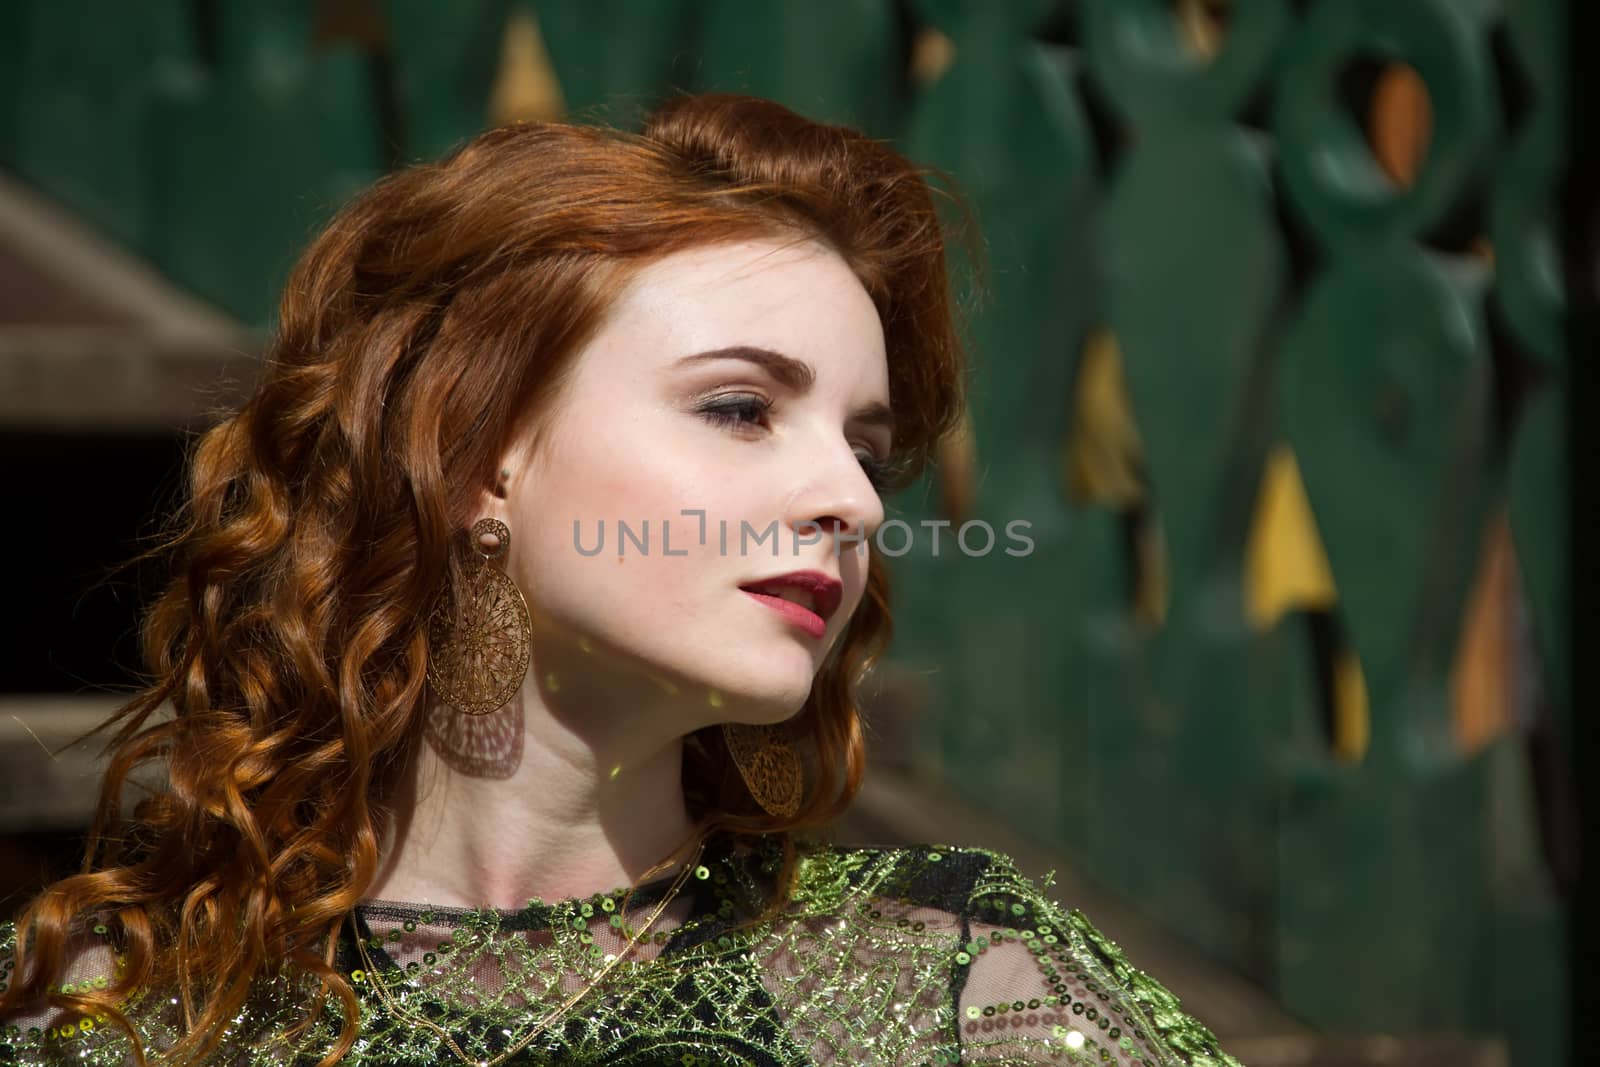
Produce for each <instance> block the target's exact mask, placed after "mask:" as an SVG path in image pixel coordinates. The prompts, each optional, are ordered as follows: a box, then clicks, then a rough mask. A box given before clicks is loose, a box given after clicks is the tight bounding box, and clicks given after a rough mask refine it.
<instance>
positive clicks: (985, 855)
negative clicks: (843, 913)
mask: <svg viewBox="0 0 1600 1067" xmlns="http://www.w3.org/2000/svg"><path fill="white" fill-rule="evenodd" d="M796 881H797V883H798V885H799V887H800V889H801V891H802V892H804V893H808V894H809V895H810V896H812V897H814V898H818V899H825V898H829V897H838V898H840V899H843V897H845V896H859V895H862V894H865V895H870V896H876V897H881V898H888V899H893V900H895V901H897V902H899V903H901V904H904V905H914V906H918V907H923V908H937V909H940V910H943V911H947V912H950V913H951V914H953V915H964V916H968V917H973V916H975V914H977V913H979V912H981V910H982V909H983V908H985V907H986V906H989V907H992V906H993V905H992V904H991V903H990V902H991V901H993V900H996V899H998V898H999V897H1002V896H1006V895H1008V894H1009V895H1012V896H1017V897H1030V896H1037V895H1040V894H1041V892H1042V890H1041V889H1040V887H1039V886H1038V885H1037V884H1036V883H1034V882H1033V881H1032V880H1030V879H1029V878H1027V877H1026V876H1024V875H1023V874H1022V873H1021V872H1020V871H1019V870H1018V868H1017V865H1016V863H1015V862H1013V861H1012V859H1011V857H1010V856H1008V855H1006V854H1005V853H1004V852H999V851H995V850H993V849H987V848H978V847H974V846H970V845H967V846H957V845H944V844H931V843H929V844H913V845H844V844H835V843H831V842H821V841H808V842H800V843H799V844H798V871H797V877H796ZM1046 886H1048V881H1047V882H1046Z"/></svg>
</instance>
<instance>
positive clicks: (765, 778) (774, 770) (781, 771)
mask: <svg viewBox="0 0 1600 1067" xmlns="http://www.w3.org/2000/svg"><path fill="white" fill-rule="evenodd" d="M722 738H723V740H724V741H726V742H727V744H728V751H729V753H731V754H732V755H733V762H734V764H735V765H736V766H738V768H739V777H741V778H743V779H744V784H745V787H746V788H748V789H749V790H750V795H751V796H752V797H754V798H755V801H756V803H757V804H760V805H761V807H762V809H763V810H764V811H766V813H767V814H768V815H775V816H777V817H778V818H780V819H791V818H793V817H794V814H795V812H797V811H799V810H800V794H801V792H802V791H803V789H804V780H803V776H802V774H801V771H800V757H799V756H797V755H796V754H795V751H794V748H793V747H792V746H790V744H789V742H787V741H785V740H784V739H783V735H782V734H781V733H779V731H778V729H777V728H776V727H773V726H765V725H762V726H750V725H746V724H745V723H739V722H725V723H723V724H722Z"/></svg>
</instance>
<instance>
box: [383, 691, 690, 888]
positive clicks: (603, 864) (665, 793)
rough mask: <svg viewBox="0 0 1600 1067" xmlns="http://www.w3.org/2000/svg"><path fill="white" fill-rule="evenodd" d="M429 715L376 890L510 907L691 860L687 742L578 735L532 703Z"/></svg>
mask: <svg viewBox="0 0 1600 1067" xmlns="http://www.w3.org/2000/svg"><path fill="white" fill-rule="evenodd" d="M429 723H430V726H429V729H428V731H427V735H426V738H425V740H424V741H423V743H422V744H421V745H419V746H418V756H417V758H416V759H415V760H414V761H413V766H412V770H411V773H410V776H409V778H408V780H407V782H406V785H405V787H404V788H403V789H402V793H401V795H400V796H399V797H397V798H396V801H397V803H396V805H395V808H396V811H395V816H396V818H395V821H394V823H393V829H392V831H391V833H390V835H389V840H388V841H386V842H385V846H386V847H385V848H384V858H383V861H382V863H381V865H380V868H379V872H378V877H377V879H376V881H375V882H374V883H373V885H372V887H371V888H370V889H369V890H368V892H367V894H366V895H367V897H368V898H369V899H380V900H403V901H411V902H415V903H428V904H436V905H441V906H454V907H493V908H506V909H514V908H520V907H522V906H524V905H526V904H527V902H528V901H529V900H530V899H532V898H534V897H539V898H542V899H544V900H559V899H564V898H567V897H575V896H588V895H590V894H593V893H597V892H607V891H609V890H611V889H615V888H617V887H619V886H625V885H632V884H635V883H636V882H638V881H639V880H641V878H642V877H643V876H645V875H646V874H649V873H651V869H652V868H654V867H656V866H657V865H658V864H660V863H661V862H662V861H663V860H666V859H668V858H669V856H671V857H672V858H673V860H674V861H675V863H676V861H679V860H681V859H683V858H684V857H685V856H687V855H688V852H687V848H686V847H685V848H682V849H680V846H686V844H687V842H688V839H689V837H690V835H691V834H692V832H693V823H692V821H691V820H690V818H689V814H688V809H687V806H686V804H685V802H684V795H683V775H682V761H683V739H682V738H681V737H674V738H672V739H671V740H670V741H668V742H665V743H655V744H651V743H648V742H646V741H645V740H644V739H643V737H642V731H629V730H627V729H625V728H624V725H625V724H621V723H618V724H616V726H617V728H615V729H603V730H593V731H590V732H589V733H588V734H587V735H580V734H579V733H577V732H575V731H573V730H572V729H570V728H569V727H568V726H567V725H566V724H565V723H564V722H562V721H560V720H558V719H557V718H556V717H555V716H553V715H551V714H550V713H549V712H548V711H547V710H546V709H545V708H543V707H542V706H538V705H533V704H531V703H530V702H528V701H526V700H523V699H519V700H516V701H513V703H512V704H511V705H508V706H507V707H506V708H503V709H501V710H500V711H498V712H495V713H493V714H491V715H487V716H483V717H481V718H469V717H467V716H463V715H460V714H459V713H457V712H454V711H450V710H448V709H434V710H432V711H431V712H430V719H429ZM675 849H678V850H680V851H679V854H678V855H676V856H672V854H673V852H674V850H675ZM669 869H670V868H669ZM655 873H656V874H659V873H661V872H660V871H659V870H658V871H656V872H655Z"/></svg>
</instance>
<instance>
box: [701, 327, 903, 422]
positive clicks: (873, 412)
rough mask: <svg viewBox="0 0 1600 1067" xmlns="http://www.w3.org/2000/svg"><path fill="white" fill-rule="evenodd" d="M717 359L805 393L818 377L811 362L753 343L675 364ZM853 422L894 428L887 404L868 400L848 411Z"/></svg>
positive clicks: (732, 346)
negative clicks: (759, 372)
mask: <svg viewBox="0 0 1600 1067" xmlns="http://www.w3.org/2000/svg"><path fill="white" fill-rule="evenodd" d="M718 359H736V360H740V361H742V362H745V363H752V364H754V365H756V366H758V367H760V368H762V369H763V370H765V371H766V372H767V373H768V374H770V375H772V377H773V379H774V380H775V381H777V383H778V384H779V385H782V386H783V387H785V388H786V389H789V390H791V391H793V392H796V393H800V394H804V393H807V392H809V391H810V390H811V385H812V383H813V382H815V381H816V380H817V374H816V371H814V370H812V369H811V365H810V364H809V363H806V362H804V361H802V360H798V359H795V358H794V357H793V356H786V355H784V354H783V353H782V352H774V351H773V350H772V349H770V348H759V347H757V346H755V345H729V346H728V347H727V348H713V349H711V350H710V351H707V352H696V353H695V354H694V355H692V356H684V357H683V358H682V359H680V360H678V362H677V366H680V367H683V366H690V365H694V364H699V363H709V362H711V361H713V360H718ZM850 420H851V421H852V422H860V423H865V424H867V425H868V426H883V427H886V428H888V429H891V430H892V429H894V413H893V412H892V411H890V410H889V405H887V404H882V403H877V402H874V403H871V404H868V405H867V406H866V407H863V408H860V409H859V410H856V411H853V412H851V413H850Z"/></svg>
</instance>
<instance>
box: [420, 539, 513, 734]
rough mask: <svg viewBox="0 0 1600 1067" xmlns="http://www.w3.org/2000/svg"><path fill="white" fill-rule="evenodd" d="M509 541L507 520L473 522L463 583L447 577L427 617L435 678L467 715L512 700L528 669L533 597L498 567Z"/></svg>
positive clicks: (431, 677)
mask: <svg viewBox="0 0 1600 1067" xmlns="http://www.w3.org/2000/svg"><path fill="white" fill-rule="evenodd" d="M510 547H511V529H510V527H508V526H506V524H505V523H503V522H501V521H500V520H499V519H479V520H478V521H477V522H476V523H474V524H473V527H472V536H471V546H470V549H469V551H468V553H467V558H466V561H465V566H464V567H463V572H464V573H463V580H462V582H461V587H460V588H459V589H452V588H451V587H450V585H449V583H446V586H445V588H444V590H443V591H442V592H441V593H440V594H439V598H438V600H436V601H435V602H434V606H433V611H432V612H431V613H430V614H429V616H428V650H429V651H428V684H429V685H430V686H432V687H433V691H434V692H435V693H436V694H438V697H439V699H440V700H442V701H443V702H444V703H446V704H448V705H449V706H450V707H452V708H454V709H455V710H457V711H459V712H462V713H463V714H466V715H487V714H489V713H490V712H493V711H498V710H500V709H501V708H503V707H505V706H506V704H507V703H509V702H510V700H511V698H512V696H513V695H514V694H515V693H516V691H517V689H518V688H520V687H521V685H522V679H523V678H524V677H525V676H526V675H527V673H528V660H529V656H530V653H531V649H532V642H533V624H532V621H531V620H530V619H529V617H528V603H527V601H525V600H523V599H522V590H520V589H518V588H517V583H516V582H513V581H512V580H511V578H510V577H509V576H508V575H507V574H506V573H505V572H504V571H502V570H500V569H499V568H498V567H496V566H494V561H495V560H498V559H502V558H503V557H504V556H505V554H506V551H507V550H508V549H509V548H510Z"/></svg>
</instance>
